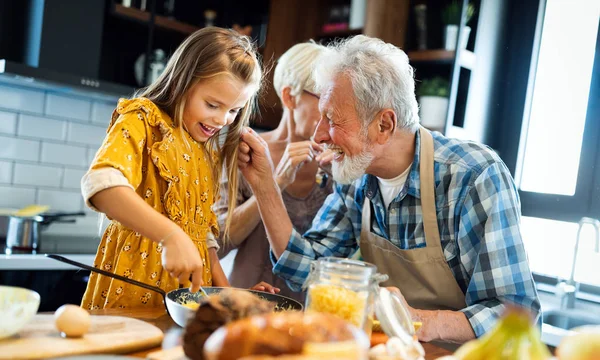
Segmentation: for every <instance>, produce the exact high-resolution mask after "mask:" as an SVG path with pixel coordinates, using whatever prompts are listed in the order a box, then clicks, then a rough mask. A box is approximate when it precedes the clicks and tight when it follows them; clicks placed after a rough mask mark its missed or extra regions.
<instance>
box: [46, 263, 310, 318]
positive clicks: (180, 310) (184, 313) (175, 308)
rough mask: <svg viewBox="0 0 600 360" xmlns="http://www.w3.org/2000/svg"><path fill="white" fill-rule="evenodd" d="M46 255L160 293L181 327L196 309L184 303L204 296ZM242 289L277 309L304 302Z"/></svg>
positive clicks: (208, 291) (210, 292)
mask: <svg viewBox="0 0 600 360" xmlns="http://www.w3.org/2000/svg"><path fill="white" fill-rule="evenodd" d="M46 256H47V257H49V258H51V259H54V260H58V261H61V262H64V263H67V264H71V265H73V266H77V267H80V268H82V269H86V270H89V271H93V272H96V273H98V274H102V275H104V276H108V277H111V278H113V279H117V280H121V281H124V282H126V283H128V284H132V285H137V286H140V287H143V288H144V289H148V290H152V291H155V292H157V293H159V294H160V295H161V296H162V297H163V299H164V303H165V309H166V310H167V314H169V316H170V317H171V319H173V321H175V323H176V324H177V325H179V326H181V327H184V326H185V325H186V323H187V321H188V319H189V318H190V317H192V316H193V315H194V313H195V311H196V310H194V309H192V308H189V307H187V306H184V304H187V303H190V302H196V303H198V302H200V299H201V298H202V296H203V294H202V293H201V292H200V291H199V292H196V293H192V292H190V290H189V289H188V288H181V289H177V290H172V291H169V292H168V293H167V292H165V291H164V290H163V289H161V288H159V287H156V286H152V285H148V284H146V283H143V282H140V281H136V280H132V279H128V278H126V277H124V276H121V275H117V274H113V273H111V272H108V271H105V270H102V269H98V268H95V267H92V266H88V265H86V264H82V263H80V262H77V261H73V260H71V259H67V258H66V257H64V256H60V255H55V254H47V255H46ZM203 289H204V293H205V295H204V296H206V295H214V294H218V293H220V292H221V291H223V289H227V288H224V287H216V286H212V287H211V286H204V287H203ZM241 290H244V291H249V292H251V293H253V294H255V295H257V296H259V297H261V298H263V299H265V300H267V301H271V302H274V303H275V307H276V310H302V304H300V303H299V302H298V301H296V300H294V299H290V298H288V297H285V296H282V295H277V294H271V293H268V292H263V291H256V290H248V289H241Z"/></svg>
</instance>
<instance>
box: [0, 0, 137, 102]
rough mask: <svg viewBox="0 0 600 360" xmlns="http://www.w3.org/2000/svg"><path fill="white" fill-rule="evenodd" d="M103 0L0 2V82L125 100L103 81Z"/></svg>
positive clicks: (118, 88) (124, 89)
mask: <svg viewBox="0 0 600 360" xmlns="http://www.w3.org/2000/svg"><path fill="white" fill-rule="evenodd" d="M105 6H106V3H105V0H86V1H81V0H20V1H0V78H2V79H3V80H4V81H8V82H11V81H14V82H19V81H20V82H22V81H23V80H25V81H28V82H30V83H32V85H33V86H36V85H37V86H39V87H42V88H53V89H57V90H61V91H82V90H83V91H84V92H92V93H97V94H105V95H109V96H110V95H112V96H113V97H116V96H127V95H130V94H132V93H133V91H134V88H133V87H129V86H126V85H122V84H117V83H112V82H110V81H103V80H102V79H100V61H101V46H102V36H103V26H104V13H105Z"/></svg>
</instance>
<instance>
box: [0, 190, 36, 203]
mask: <svg viewBox="0 0 600 360" xmlns="http://www.w3.org/2000/svg"><path fill="white" fill-rule="evenodd" d="M34 203H35V189H25V188H18V187H14V186H6V185H0V206H1V207H6V208H13V209H20V208H22V207H25V206H27V205H31V204H34Z"/></svg>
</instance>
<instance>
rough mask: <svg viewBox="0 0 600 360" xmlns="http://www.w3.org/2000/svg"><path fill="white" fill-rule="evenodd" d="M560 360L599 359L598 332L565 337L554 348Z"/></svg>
mask: <svg viewBox="0 0 600 360" xmlns="http://www.w3.org/2000/svg"><path fill="white" fill-rule="evenodd" d="M556 355H557V356H558V358H559V359H560V360H574V359H577V360H592V359H593V360H597V359H600V330H594V329H592V330H589V329H588V330H583V332H580V333H576V334H574V335H569V336H566V337H564V338H563V339H562V341H561V342H560V344H559V345H558V347H557V348H556Z"/></svg>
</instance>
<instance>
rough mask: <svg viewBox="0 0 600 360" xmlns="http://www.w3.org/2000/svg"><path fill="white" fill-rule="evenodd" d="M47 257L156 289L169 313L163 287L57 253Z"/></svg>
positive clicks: (132, 283)
mask: <svg viewBox="0 0 600 360" xmlns="http://www.w3.org/2000/svg"><path fill="white" fill-rule="evenodd" d="M46 257H49V258H51V259H54V260H58V261H60V262H64V263H65V264H70V265H73V266H77V267H79V268H82V269H85V270H89V271H92V272H95V273H98V274H101V275H104V276H108V277H111V278H113V279H117V280H121V281H123V282H126V283H128V284H131V285H136V286H139V287H143V288H144V289H148V290H152V291H155V292H157V293H159V294H160V295H162V297H163V302H164V304H165V309H167V314H168V313H169V309H168V308H167V293H166V292H165V291H164V290H163V289H161V288H159V287H157V286H152V285H148V284H146V283H143V282H141V281H137V280H133V279H129V278H126V277H125V276H121V275H117V274H113V273H111V272H108V271H105V270H102V269H98V268H95V267H93V266H89V265H86V264H82V263H80V262H77V261H74V260H71V259H67V258H66V257H64V256H60V255H55V254H46ZM170 315H171V314H169V316H170Z"/></svg>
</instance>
